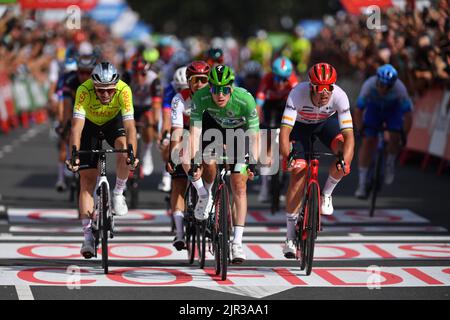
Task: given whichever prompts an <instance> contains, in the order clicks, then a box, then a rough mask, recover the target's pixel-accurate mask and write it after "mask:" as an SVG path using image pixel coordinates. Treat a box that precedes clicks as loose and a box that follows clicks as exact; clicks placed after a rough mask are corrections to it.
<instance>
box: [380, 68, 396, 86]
mask: <svg viewBox="0 0 450 320" xmlns="http://www.w3.org/2000/svg"><path fill="white" fill-rule="evenodd" d="M377 77H378V81H379V82H380V83H381V84H384V85H386V86H393V85H394V83H395V81H397V78H398V73H397V70H395V68H394V67H393V66H392V65H390V64H385V65H383V66H381V67H379V68H378V69H377Z"/></svg>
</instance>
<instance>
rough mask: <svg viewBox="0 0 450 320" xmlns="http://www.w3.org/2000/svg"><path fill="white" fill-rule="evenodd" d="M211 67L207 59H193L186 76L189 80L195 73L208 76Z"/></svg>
mask: <svg viewBox="0 0 450 320" xmlns="http://www.w3.org/2000/svg"><path fill="white" fill-rule="evenodd" d="M209 70H211V67H210V66H209V64H207V63H206V62H205V61H192V62H191V63H190V64H189V65H188V66H187V69H186V78H187V79H188V80H189V78H190V77H192V76H193V75H205V76H208V73H209Z"/></svg>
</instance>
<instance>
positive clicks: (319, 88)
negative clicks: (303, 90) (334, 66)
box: [310, 84, 334, 93]
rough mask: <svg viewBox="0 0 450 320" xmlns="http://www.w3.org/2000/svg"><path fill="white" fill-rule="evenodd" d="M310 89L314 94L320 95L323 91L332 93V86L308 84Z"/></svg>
mask: <svg viewBox="0 0 450 320" xmlns="http://www.w3.org/2000/svg"><path fill="white" fill-rule="evenodd" d="M310 85H311V89H312V91H313V92H315V93H322V92H324V91H327V92H333V90H334V85H332V84H310Z"/></svg>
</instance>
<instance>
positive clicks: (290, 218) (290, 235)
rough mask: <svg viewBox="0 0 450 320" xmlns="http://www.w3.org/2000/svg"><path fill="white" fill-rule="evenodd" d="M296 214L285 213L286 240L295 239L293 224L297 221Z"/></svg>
mask: <svg viewBox="0 0 450 320" xmlns="http://www.w3.org/2000/svg"><path fill="white" fill-rule="evenodd" d="M297 217H298V214H296V213H286V227H287V231H286V238H287V240H295V225H296V223H297Z"/></svg>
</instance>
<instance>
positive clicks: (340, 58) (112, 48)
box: [0, 0, 450, 94]
mask: <svg viewBox="0 0 450 320" xmlns="http://www.w3.org/2000/svg"><path fill="white" fill-rule="evenodd" d="M35 14H36V13H35V12H33V11H25V12H22V13H21V14H20V15H17V14H14V12H13V10H9V11H7V12H6V13H3V14H2V15H1V16H0V57H1V59H0V71H2V72H6V73H7V74H8V75H9V76H11V77H13V76H15V75H17V74H20V73H21V72H28V73H30V74H32V76H33V77H34V78H35V79H36V80H38V81H39V82H45V81H46V77H47V75H48V69H49V66H50V63H51V61H52V59H55V58H57V59H59V60H63V59H64V58H63V56H64V55H65V53H66V49H67V48H68V46H75V47H77V46H80V45H81V44H82V43H83V42H89V43H91V44H92V45H93V46H95V47H97V48H99V51H100V52H102V54H103V58H104V59H107V60H109V61H111V62H113V63H117V64H120V63H123V61H124V60H125V58H126V45H125V43H124V42H123V40H121V39H117V38H114V37H112V36H111V32H110V30H109V28H108V27H106V26H104V25H101V24H99V23H96V22H95V21H93V20H90V19H84V20H83V21H82V26H83V29H82V30H83V31H80V30H77V29H70V28H67V25H66V24H65V22H61V23H56V24H53V25H50V26H49V25H45V26H44V25H42V24H41V23H40V22H39V19H35ZM368 19H370V16H368V15H361V16H353V15H349V14H346V13H344V12H340V13H338V14H337V15H335V16H333V17H330V16H329V17H327V18H325V19H324V22H325V27H324V28H323V29H322V31H321V32H320V35H319V36H318V37H317V38H315V39H314V40H313V41H312V53H311V57H309V53H308V52H309V50H310V49H308V48H307V50H306V51H305V50H303V51H305V52H306V55H307V56H308V59H311V61H309V64H312V63H315V62H318V61H319V60H324V61H328V62H330V63H332V64H335V65H336V66H337V67H338V68H339V71H340V75H341V76H342V75H344V76H345V75H350V76H355V75H356V76H357V77H358V80H362V79H363V78H366V77H368V76H369V75H372V74H374V72H375V70H376V68H377V67H378V66H379V65H382V64H384V63H391V64H393V65H394V66H395V67H396V68H397V69H398V70H399V74H400V78H401V79H402V80H403V81H404V82H405V84H406V85H407V87H408V89H409V92H410V93H411V94H420V93H421V92H423V91H424V90H426V89H427V88H429V87H430V86H432V85H434V84H436V83H448V82H449V79H450V47H449V42H450V21H449V1H448V0H440V1H439V2H438V3H437V4H436V5H434V6H432V7H430V8H426V9H424V10H422V11H419V10H413V9H411V8H406V9H405V10H402V9H399V8H391V9H388V10H387V11H386V12H383V14H382V17H381V25H375V26H374V25H370V24H368ZM258 37H259V38H261V36H258ZM258 37H257V38H254V39H249V41H248V42H247V43H242V45H239V44H238V41H236V40H235V39H234V38H231V37H229V38H222V39H220V38H215V39H212V40H211V41H210V40H207V39H203V38H201V37H190V38H188V39H183V40H180V41H179V42H178V43H181V44H182V45H183V46H184V48H186V49H187V50H188V51H191V52H190V53H191V56H192V57H199V56H201V55H200V54H201V52H202V51H204V50H206V49H207V48H208V45H211V46H212V47H214V46H216V47H217V46H223V47H230V48H231V49H229V50H224V53H225V62H226V63H230V64H231V65H232V66H233V67H235V68H239V67H242V65H243V60H245V59H253V58H254V57H252V55H251V54H250V53H248V52H249V48H250V49H251V44H252V41H253V42H255V41H260V42H264V43H263V44H266V43H268V42H267V39H263V40H261V39H259V38H258ZM172 38H174V37H172ZM255 39H256V40H255ZM255 43H256V42H255ZM255 47H258V46H256V45H255ZM259 47H261V48H263V49H264V50H263V49H261V50H260V51H261V52H262V53H260V52H257V51H255V50H254V51H255V53H254V54H253V55H254V56H258V54H259V55H260V56H264V54H265V53H266V52H267V54H268V55H270V56H271V57H272V58H274V57H276V54H277V52H275V51H273V52H272V48H270V47H269V45H268V44H266V45H265V46H262V45H259ZM266 47H267V48H269V49H266ZM199 48H203V49H201V50H199ZM77 49H78V48H77ZM224 49H226V48H224ZM246 50H247V51H246ZM246 52H247V53H246ZM243 53H244V54H243ZM278 54H280V53H279V52H278ZM261 60H262V61H261V64H262V66H263V68H264V69H265V70H267V69H268V67H267V65H268V61H266V60H268V59H267V58H264V59H263V58H261ZM270 60H271V59H270ZM294 60H295V59H294ZM296 63H302V61H296ZM303 69H305V68H303ZM305 70H306V69H305ZM305 70H303V72H305Z"/></svg>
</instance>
